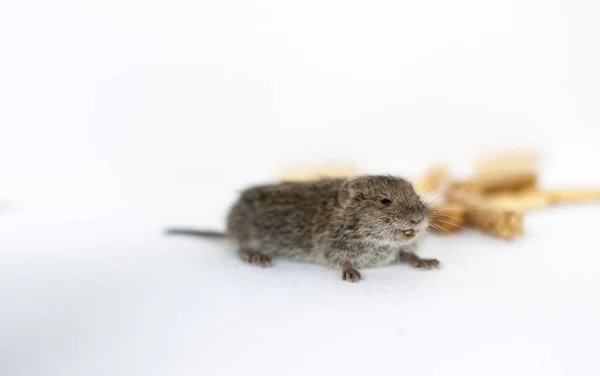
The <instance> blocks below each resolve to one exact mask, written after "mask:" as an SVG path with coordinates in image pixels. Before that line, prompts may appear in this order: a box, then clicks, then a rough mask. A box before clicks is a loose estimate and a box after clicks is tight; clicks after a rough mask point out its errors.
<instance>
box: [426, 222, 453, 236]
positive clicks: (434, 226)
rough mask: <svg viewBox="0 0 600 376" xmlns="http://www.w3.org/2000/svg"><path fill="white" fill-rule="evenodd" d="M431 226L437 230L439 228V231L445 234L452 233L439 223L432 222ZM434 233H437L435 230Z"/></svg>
mask: <svg viewBox="0 0 600 376" xmlns="http://www.w3.org/2000/svg"><path fill="white" fill-rule="evenodd" d="M430 226H431V227H433V228H434V229H435V230H437V232H441V233H442V234H444V235H450V231H448V230H446V229H445V228H443V227H441V226H439V225H436V224H435V223H430ZM430 232H431V231H430ZM433 233H435V232H433Z"/></svg>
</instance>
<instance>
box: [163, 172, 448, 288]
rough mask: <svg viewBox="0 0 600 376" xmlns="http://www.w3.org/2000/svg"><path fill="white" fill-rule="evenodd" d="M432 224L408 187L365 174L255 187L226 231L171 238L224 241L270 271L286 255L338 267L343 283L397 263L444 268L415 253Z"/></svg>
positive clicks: (231, 217) (190, 232)
mask: <svg viewBox="0 0 600 376" xmlns="http://www.w3.org/2000/svg"><path fill="white" fill-rule="evenodd" d="M428 225H429V218H428V211H427V207H426V205H425V203H424V202H423V201H422V200H421V199H420V197H419V196H418V194H417V193H416V192H415V190H414V188H413V186H412V184H411V183H410V182H408V181H407V180H405V179H402V178H398V177H393V176H384V175H366V176H357V177H352V178H348V179H342V178H335V179H319V180H314V181H308V182H283V183H273V184H266V185H257V186H252V187H249V188H246V189H244V190H243V191H242V192H241V193H240V195H239V198H238V200H237V201H236V202H235V203H234V204H233V206H232V207H231V208H230V210H229V213H228V216H227V230H226V232H225V233H220V232H215V231H198V230H191V229H184V228H172V229H168V230H167V233H168V234H180V235H196V236H205V237H213V238H226V239H228V240H230V241H232V242H233V243H234V244H235V246H236V247H237V251H238V254H239V255H240V257H241V258H242V259H243V260H244V261H246V262H248V263H250V264H256V265H259V266H270V265H271V261H272V259H273V258H276V257H282V258H287V259H291V260H296V261H301V262H310V263H316V264H322V265H327V266H329V267H334V268H340V269H341V271H342V279H343V280H346V281H350V282H357V281H360V280H361V279H362V276H361V273H360V272H359V271H358V269H361V268H373V267H380V266H383V265H388V264H392V263H396V262H404V263H408V264H409V265H412V266H414V267H417V268H424V269H432V268H439V266H440V263H439V261H438V260H436V259H422V258H420V257H419V256H417V255H416V251H417V249H418V245H419V243H420V242H421V240H422V239H423V237H424V236H425V235H426V234H427V230H428Z"/></svg>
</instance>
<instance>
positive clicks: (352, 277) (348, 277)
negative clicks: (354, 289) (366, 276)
mask: <svg viewBox="0 0 600 376" xmlns="http://www.w3.org/2000/svg"><path fill="white" fill-rule="evenodd" d="M342 279H343V280H344V281H348V282H358V281H360V280H361V279H362V276H361V275H360V272H359V271H358V270H356V269H344V270H342Z"/></svg>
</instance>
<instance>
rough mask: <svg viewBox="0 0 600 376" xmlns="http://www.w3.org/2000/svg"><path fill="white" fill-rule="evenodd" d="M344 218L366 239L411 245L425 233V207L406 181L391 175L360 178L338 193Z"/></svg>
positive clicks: (345, 184)
mask: <svg viewBox="0 0 600 376" xmlns="http://www.w3.org/2000/svg"><path fill="white" fill-rule="evenodd" d="M338 200H339V203H340V205H341V207H342V210H343V211H344V217H345V218H348V219H351V220H352V221H353V225H354V226H355V227H356V229H357V231H360V232H361V233H362V234H363V235H364V236H365V237H368V238H371V239H373V240H376V241H382V242H404V243H410V242H412V241H414V240H415V239H417V238H419V237H420V236H422V235H424V234H426V233H427V227H428V225H429V220H428V216H427V208H426V206H425V204H424V203H423V202H422V201H421V199H420V198H419V196H418V195H417V193H416V192H415V190H414V188H413V186H412V184H411V183H409V182H408V181H406V180H404V179H401V178H396V177H393V176H359V177H355V178H351V179H349V180H347V181H346V182H344V184H343V185H342V187H341V188H340V191H339V194H338Z"/></svg>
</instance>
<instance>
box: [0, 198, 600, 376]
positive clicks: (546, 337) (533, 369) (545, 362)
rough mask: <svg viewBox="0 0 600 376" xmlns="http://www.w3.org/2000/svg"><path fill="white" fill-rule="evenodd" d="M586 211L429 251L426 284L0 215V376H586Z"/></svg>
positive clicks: (591, 212)
mask: <svg viewBox="0 0 600 376" xmlns="http://www.w3.org/2000/svg"><path fill="white" fill-rule="evenodd" d="M599 220H600V208H599V207H598V206H595V207H594V206H591V207H579V208H559V209H554V210H551V211H548V212H544V213H541V212H540V213H537V214H535V215H531V216H529V217H528V218H527V228H526V233H527V236H526V237H525V238H523V239H521V240H519V241H517V242H514V243H512V244H510V243H506V242H503V241H499V240H496V239H491V238H487V237H484V236H482V235H479V234H475V233H470V234H465V235H461V236H457V237H453V238H440V237H432V238H430V239H429V240H428V241H427V243H426V245H425V247H424V250H423V253H424V255H427V256H432V257H437V258H439V259H440V260H441V261H442V263H443V268H442V269H441V270H439V271H418V270H413V269H411V268H409V267H406V266H402V265H398V266H390V267H386V268H382V269H371V270H363V275H364V276H365V280H364V281H362V282H361V283H358V284H351V283H348V282H344V281H342V280H341V279H340V273H339V272H338V271H335V270H329V269H327V268H323V267H320V266H313V265H303V264H293V263H290V262H285V261H280V260H277V261H276V263H275V265H274V267H273V268H270V269H260V268H257V267H252V266H248V265H245V264H243V263H241V262H240V261H238V259H237V258H236V256H235V254H234V252H233V250H231V249H228V248H227V247H226V246H223V245H220V244H215V243H212V242H207V241H203V240H200V239H192V238H179V237H174V238H164V237H162V236H161V234H160V231H161V229H162V228H163V226H164V225H165V221H164V219H163V218H161V216H160V215H158V214H157V213H147V212H145V211H143V210H138V211H136V212H134V213H132V212H129V213H128V212H119V213H113V214H110V215H108V216H107V215H100V214H98V215H97V217H96V218H90V213H89V212H88V213H86V214H85V215H81V216H78V215H76V214H75V213H72V214H70V215H65V214H63V215H59V216H58V217H56V216H54V213H52V215H50V216H49V215H48V214H41V213H37V214H35V215H34V213H9V214H5V215H3V216H2V217H0V232H1V233H2V234H3V235H2V237H1V238H0V249H2V250H3V252H2V262H1V263H0V301H1V302H2V303H1V304H2V310H1V311H0V332H1V335H0V351H1V354H2V361H1V362H0V374H2V375H44V376H49V375H61V376H66V375H134V374H135V375H138V374H139V375H198V374H202V375H235V374H240V373H244V374H251V375H254V374H256V375H280V374H287V375H306V374H318V375H326V374H345V375H360V374H367V373H373V374H380V373H386V374H388V373H397V372H401V373H408V374H411V375H481V374H487V375H506V374H516V375H529V374H545V375H574V374H577V375H597V374H598V372H600V366H598V363H597V361H596V352H597V349H598V345H599V343H598V341H599V338H600V323H599V322H598V317H600V306H599V305H598V299H597V296H598V286H600V273H599V271H600V268H599V266H598V265H599V262H600V254H599V253H598V247H597V235H596V233H595V232H596V227H597V223H598V221H599Z"/></svg>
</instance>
